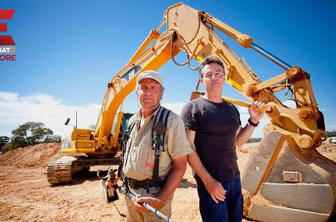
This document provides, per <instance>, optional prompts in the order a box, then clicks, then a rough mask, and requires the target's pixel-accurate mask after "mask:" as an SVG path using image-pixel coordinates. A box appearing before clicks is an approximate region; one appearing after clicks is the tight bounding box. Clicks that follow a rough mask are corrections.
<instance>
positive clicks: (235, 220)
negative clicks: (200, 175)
mask: <svg viewBox="0 0 336 222" xmlns="http://www.w3.org/2000/svg"><path fill="white" fill-rule="evenodd" d="M196 182H197V192H198V196H199V208H200V211H201V216H202V220H203V221H204V222H241V221H242V219H243V196H242V189H241V182H240V177H239V176H238V177H237V178H235V179H233V180H232V181H229V182H227V181H220V182H221V184H222V186H223V187H224V189H225V190H226V194H225V200H224V201H219V202H218V203H217V204H216V203H215V202H214V201H213V200H212V198H211V196H210V194H209V193H208V191H207V190H206V189H205V186H204V184H203V183H202V182H200V181H198V180H196Z"/></svg>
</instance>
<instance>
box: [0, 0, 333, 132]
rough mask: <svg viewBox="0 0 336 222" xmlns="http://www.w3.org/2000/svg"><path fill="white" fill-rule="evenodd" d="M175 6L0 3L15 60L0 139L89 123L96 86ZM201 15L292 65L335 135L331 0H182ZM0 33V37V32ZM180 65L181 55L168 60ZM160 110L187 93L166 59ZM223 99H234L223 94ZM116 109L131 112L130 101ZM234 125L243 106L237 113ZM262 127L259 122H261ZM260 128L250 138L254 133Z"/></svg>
mask: <svg viewBox="0 0 336 222" xmlns="http://www.w3.org/2000/svg"><path fill="white" fill-rule="evenodd" d="M177 2H178V1H128V0H124V1H108V0H99V1H89V0H82V1H79V0H74V1H70V0H67V1H66V0H58V1H51V0H50V1H45V0H44V1H43V0H29V1H28V0H27V1H19V0H11V1H9V0H6V1H4V0H1V1H0V9H15V10H16V12H15V14H14V17H13V19H12V20H10V21H8V34H10V35H12V37H13V39H14V41H15V42H16V47H17V52H16V54H17V55H16V58H17V61H16V62H0V77H1V84H0V134H1V135H8V136H9V135H10V131H11V130H12V129H15V128H16V127H17V126H18V125H19V124H22V123H24V122H26V121H42V122H44V123H45V124H46V126H47V127H49V128H51V129H53V130H54V131H55V132H56V133H58V134H61V135H63V133H62V132H63V131H66V130H65V127H64V126H63V122H64V121H63V120H65V118H66V117H67V116H71V117H74V113H75V110H76V109H77V110H78V113H79V114H78V117H79V118H78V122H79V126H80V127H88V125H92V124H95V121H96V118H97V112H98V109H99V108H100V104H101V102H102V98H103V95H104V92H105V89H106V84H107V82H108V81H110V79H111V78H112V77H113V76H114V75H115V74H116V73H118V72H119V70H120V69H121V68H122V67H123V66H124V65H125V64H126V63H127V61H128V60H129V59H130V58H131V56H132V55H133V53H134V52H135V50H136V49H137V48H138V47H139V46H140V44H141V43H142V41H143V40H144V39H145V38H146V36H147V35H148V33H149V32H150V30H152V29H154V28H156V26H157V25H158V24H159V23H160V21H161V20H162V18H163V12H164V10H165V9H167V7H169V6H170V5H172V4H175V3H177ZM184 3H185V4H187V5H189V6H191V7H193V8H195V9H198V10H203V11H206V12H208V13H210V14H212V15H213V16H215V17H216V18H218V19H220V20H221V21H223V22H225V23H227V24H228V25H230V26H232V27H234V28H235V29H237V30H239V31H240V32H242V33H245V34H248V35H249V36H251V37H252V38H253V39H254V42H255V43H256V44H258V45H260V46H262V47H263V48H265V49H267V50H268V51H270V52H272V53H273V54H275V55H276V56H278V57H279V58H281V59H283V60H284V61H286V62H287V63H288V64H290V65H292V66H294V65H295V66H296V65H297V66H301V67H302V68H303V69H304V70H306V71H307V72H308V73H310V74H311V80H312V83H313V88H314V91H315V96H316V98H317V101H318V105H319V107H320V109H321V110H322V111H323V112H324V115H325V119H326V127H327V130H336V115H335V114H336V111H335V110H336V105H335V103H334V101H333V100H334V99H335V98H336V96H335V92H336V91H335V86H334V84H335V83H336V75H335V73H336V60H335V58H336V56H335V49H336V47H335V40H336V31H335V27H336V15H335V13H334V12H335V9H336V7H335V6H336V4H335V2H334V1H331V0H330V1H327V0H321V1H304V0H292V1H289V0H282V1H280V0H273V1H266V0H259V1H247V0H246V1H242V0H223V1H184ZM0 34H1V33H0ZM224 41H227V43H228V44H229V45H230V47H232V49H233V50H234V51H235V52H236V53H237V54H238V55H239V56H240V57H243V58H244V60H245V61H246V62H247V63H248V65H249V66H250V67H251V68H252V69H253V70H254V71H255V73H256V74H257V75H258V76H259V77H260V78H261V79H262V80H266V79H269V78H271V77H273V76H275V75H278V74H280V73H282V70H281V69H280V68H278V67H276V66H275V65H273V64H272V63H271V62H269V61H268V60H266V59H264V58H263V57H262V56H261V55H258V54H257V53H255V52H254V51H253V50H251V49H244V48H242V47H240V45H238V44H237V43H235V42H234V41H232V40H230V39H227V38H226V37H224ZM178 59H179V61H180V62H182V61H183V60H184V57H183V56H179V57H178ZM159 72H160V73H162V75H163V78H164V82H165V88H166V91H165V95H164V99H163V101H162V102H163V104H166V105H167V106H169V107H170V108H172V109H173V110H176V111H178V110H180V108H181V106H182V105H183V103H185V102H186V101H188V99H189V97H190V93H191V91H192V90H193V89H194V88H195V85H196V80H197V73H195V72H193V71H190V70H189V69H188V68H187V67H185V68H180V67H177V66H176V65H174V63H173V62H168V63H167V64H166V65H165V66H164V67H162V68H161V69H160V70H159ZM228 88H229V87H228V86H227V85H226V86H225V90H224V95H225V96H230V97H234V98H238V99H242V98H243V97H241V96H240V95H238V94H237V93H235V92H233V90H231V89H228ZM125 109H127V110H126V111H132V112H133V111H135V110H136V109H137V106H136V103H135V100H134V95H130V96H129V98H128V99H127V100H126V102H125ZM240 110H241V115H242V119H243V120H244V119H246V118H247V117H246V110H244V109H240ZM265 121H266V120H265ZM261 134H262V129H258V130H257V131H256V133H255V134H254V136H256V137H260V136H261Z"/></svg>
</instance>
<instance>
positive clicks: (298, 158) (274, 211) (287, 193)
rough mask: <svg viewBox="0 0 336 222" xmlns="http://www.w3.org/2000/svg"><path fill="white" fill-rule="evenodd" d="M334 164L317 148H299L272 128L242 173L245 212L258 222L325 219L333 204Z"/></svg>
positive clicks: (335, 185)
mask: <svg viewBox="0 0 336 222" xmlns="http://www.w3.org/2000/svg"><path fill="white" fill-rule="evenodd" d="M335 166H336V165H335V164H334V163H333V162H332V161H331V160H329V159H327V158H325V157H324V156H322V155H321V154H319V153H318V152H317V151H316V149H310V150H300V149H299V148H298V147H296V145H295V143H292V142H291V141H290V139H288V138H287V137H286V136H284V135H282V134H281V133H280V132H277V131H271V132H270V133H268V134H267V135H266V136H265V137H264V138H263V139H262V141H261V142H260V144H259V146H258V148H257V150H256V152H255V153H254V154H252V156H251V158H250V159H249V161H248V163H247V165H246V167H245V169H244V170H243V172H242V187H243V191H244V192H243V193H244V202H245V205H244V215H245V216H246V217H248V218H251V219H254V220H258V221H273V222H282V221H286V222H288V221H305V222H307V221H312V222H313V221H314V222H316V221H327V220H328V218H329V216H330V214H332V211H333V209H334V206H335V193H336V192H335V191H336V181H335V178H336V177H335V176H336V175H335V174H336V167H335Z"/></svg>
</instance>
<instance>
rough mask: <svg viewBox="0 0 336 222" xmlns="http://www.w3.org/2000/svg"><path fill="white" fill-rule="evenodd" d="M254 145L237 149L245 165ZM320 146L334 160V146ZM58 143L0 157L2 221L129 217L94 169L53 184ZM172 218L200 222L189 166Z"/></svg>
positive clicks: (0, 212)
mask: <svg viewBox="0 0 336 222" xmlns="http://www.w3.org/2000/svg"><path fill="white" fill-rule="evenodd" d="M255 146H256V144H246V145H245V146H244V147H242V148H241V149H240V150H239V152H238V156H239V161H238V163H239V167H240V168H241V169H242V168H243V167H244V165H245V163H246V162H247V160H248V158H249V155H250V154H251V153H253V151H254V147H255ZM320 150H321V151H322V152H323V153H326V154H327V156H328V155H329V156H328V157H329V158H332V159H333V160H334V161H335V159H336V148H335V146H331V148H330V146H327V145H325V146H322V147H320ZM60 155H61V154H60V153H59V144H54V143H51V144H40V145H37V146H33V147H27V148H20V149H18V150H15V151H11V152H8V153H6V154H3V155H2V156H0V221H74V222H76V221H126V220H125V218H124V217H123V216H121V215H122V214H125V205H124V198H123V196H122V195H119V197H120V199H119V200H118V201H115V202H114V203H109V204H108V203H105V202H104V200H103V196H102V193H101V192H102V191H101V187H100V182H99V180H98V179H97V177H96V172H95V171H96V170H97V169H98V168H99V169H102V168H106V167H105V166H100V167H99V166H97V167H94V168H92V169H91V171H90V173H89V174H88V175H86V176H82V177H79V178H77V179H76V180H75V181H74V183H71V184H68V185H62V186H50V185H49V184H48V182H47V175H46V166H47V163H48V161H49V160H53V159H56V158H57V157H59V156H60ZM172 218H173V220H174V221H180V222H184V221H186V222H189V221H193V222H200V221H201V218H200V215H199V211H198V197H197V193H196V184H195V181H194V179H193V177H192V173H191V170H190V168H188V169H187V172H186V174H185V176H184V180H183V181H182V183H181V185H180V187H179V188H178V189H177V190H176V192H175V195H174V202H173V216H172Z"/></svg>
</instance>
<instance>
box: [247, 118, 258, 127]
mask: <svg viewBox="0 0 336 222" xmlns="http://www.w3.org/2000/svg"><path fill="white" fill-rule="evenodd" d="M247 122H248V124H249V125H251V126H253V127H257V126H258V125H259V121H258V122H257V123H254V122H252V120H251V118H249V119H248V120H247Z"/></svg>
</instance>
